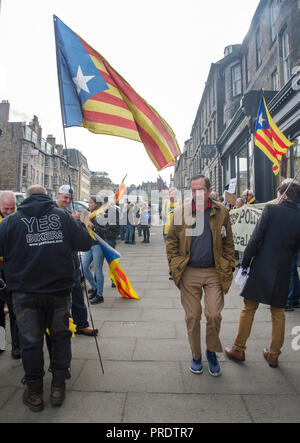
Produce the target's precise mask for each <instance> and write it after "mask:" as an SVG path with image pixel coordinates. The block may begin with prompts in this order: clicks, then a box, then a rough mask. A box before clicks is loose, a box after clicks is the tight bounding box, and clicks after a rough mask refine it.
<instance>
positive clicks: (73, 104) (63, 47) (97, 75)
mask: <svg viewBox="0 0 300 443" xmlns="http://www.w3.org/2000/svg"><path fill="white" fill-rule="evenodd" d="M54 27H55V37H56V49H57V61H58V79H59V86H60V98H61V104H62V113H63V120H64V125H65V127H68V126H83V127H85V128H87V129H88V130H89V131H91V132H94V133H96V134H108V135H115V136H119V137H125V138H128V139H131V140H135V141H138V142H142V143H143V144H144V146H145V148H146V151H147V153H148V155H149V157H150V159H151V160H152V162H153V163H154V165H155V167H156V168H157V169H158V170H161V169H163V168H166V167H167V166H171V165H174V164H175V160H176V158H177V157H178V156H179V155H181V151H180V148H179V145H178V143H177V140H176V137H175V134H174V133H173V131H172V129H171V128H170V126H169V125H168V124H167V122H166V121H165V120H164V119H163V118H162V117H161V116H160V115H159V114H158V113H157V112H156V111H155V109H153V108H152V107H151V106H150V105H149V104H148V103H147V102H146V101H145V100H144V99H143V98H142V97H141V96H140V95H138V94H137V93H136V92H135V91H134V89H133V88H132V87H131V86H130V85H129V83H127V81H126V80H124V78H123V77H121V75H120V74H118V72H117V71H115V69H114V68H112V66H111V65H110V64H109V63H108V62H107V60H105V58H104V57H103V56H102V55H100V54H99V53H98V52H97V51H95V50H94V49H93V48H92V47H91V46H89V45H88V44H87V43H86V42H85V41H84V40H83V39H82V38H81V37H79V36H78V35H77V34H75V33H74V32H73V31H72V30H71V29H70V28H68V27H67V26H66V25H65V24H64V23H63V22H62V21H61V20H59V18H58V17H56V16H54Z"/></svg>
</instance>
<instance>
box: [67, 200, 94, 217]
mask: <svg viewBox="0 0 300 443" xmlns="http://www.w3.org/2000/svg"><path fill="white" fill-rule="evenodd" d="M73 205H74V206H73ZM67 209H69V211H72V210H73V209H74V210H75V211H76V212H79V214H80V213H81V212H82V211H83V210H84V209H87V210H88V209H89V205H88V203H86V202H84V201H79V200H74V201H73V204H72V203H70V204H69V206H68V208H67Z"/></svg>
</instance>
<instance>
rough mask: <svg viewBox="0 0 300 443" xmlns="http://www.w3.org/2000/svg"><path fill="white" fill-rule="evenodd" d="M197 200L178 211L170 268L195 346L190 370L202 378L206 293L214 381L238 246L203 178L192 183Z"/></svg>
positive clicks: (170, 243) (171, 239)
mask: <svg viewBox="0 0 300 443" xmlns="http://www.w3.org/2000/svg"><path fill="white" fill-rule="evenodd" d="M191 190H192V195H193V199H192V201H190V202H188V203H185V204H184V205H183V206H182V207H181V208H178V209H176V211H175V214H174V218H173V220H172V222H171V225H170V229H169V233H168V236H167V240H166V248H167V257H168V262H169V267H170V270H171V272H172V276H173V279H174V282H175V284H176V286H178V288H179V289H180V292H181V303H182V306H183V308H184V310H185V317H186V324H187V332H188V338H189V343H190V347H191V351H192V355H193V359H192V362H191V365H190V370H191V371H192V372H193V373H196V374H201V373H202V372H203V368H202V354H201V343H200V319H201V314H202V307H201V299H202V290H204V302H205V311H204V312H205V316H206V345H207V352H206V357H207V360H208V364H209V372H210V374H211V375H212V376H218V375H220V374H221V368H220V365H219V362H218V360H217V357H216V354H215V353H216V352H222V345H221V342H220V339H219V333H220V328H221V320H222V317H221V311H222V309H223V307H224V293H227V292H228V290H229V288H230V285H231V282H232V277H233V270H234V266H235V260H234V243H233V239H232V231H231V225H230V217H229V211H228V209H227V208H226V207H225V206H224V205H222V204H221V203H219V202H216V201H214V200H212V199H210V198H209V195H210V192H211V186H210V182H209V179H207V178H206V177H205V176H203V175H198V176H195V177H193V178H192V179H191Z"/></svg>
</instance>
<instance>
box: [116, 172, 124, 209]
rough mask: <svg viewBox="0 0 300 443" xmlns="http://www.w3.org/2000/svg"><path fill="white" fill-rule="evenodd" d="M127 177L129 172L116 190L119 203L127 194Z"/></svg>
mask: <svg viewBox="0 0 300 443" xmlns="http://www.w3.org/2000/svg"><path fill="white" fill-rule="evenodd" d="M126 177H127V174H126V175H125V177H124V178H123V180H122V181H121V183H120V185H119V186H118V189H117V190H116V192H115V202H116V203H119V201H120V199H121V198H122V197H123V195H124V194H125V191H126V186H125V183H124V182H125V179H126Z"/></svg>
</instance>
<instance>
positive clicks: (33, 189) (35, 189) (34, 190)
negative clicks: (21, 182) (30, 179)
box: [26, 185, 47, 197]
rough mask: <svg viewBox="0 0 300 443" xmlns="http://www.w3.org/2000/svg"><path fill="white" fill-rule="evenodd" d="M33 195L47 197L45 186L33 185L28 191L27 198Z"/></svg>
mask: <svg viewBox="0 0 300 443" xmlns="http://www.w3.org/2000/svg"><path fill="white" fill-rule="evenodd" d="M32 194H44V195H47V191H46V189H45V188H44V186H41V185H32V186H29V188H28V189H27V191H26V197H30V196H31V195H32Z"/></svg>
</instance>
